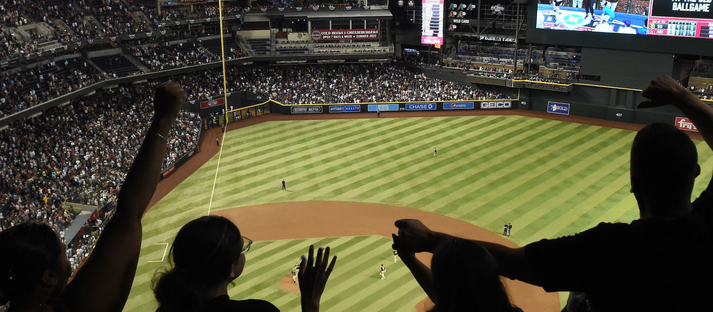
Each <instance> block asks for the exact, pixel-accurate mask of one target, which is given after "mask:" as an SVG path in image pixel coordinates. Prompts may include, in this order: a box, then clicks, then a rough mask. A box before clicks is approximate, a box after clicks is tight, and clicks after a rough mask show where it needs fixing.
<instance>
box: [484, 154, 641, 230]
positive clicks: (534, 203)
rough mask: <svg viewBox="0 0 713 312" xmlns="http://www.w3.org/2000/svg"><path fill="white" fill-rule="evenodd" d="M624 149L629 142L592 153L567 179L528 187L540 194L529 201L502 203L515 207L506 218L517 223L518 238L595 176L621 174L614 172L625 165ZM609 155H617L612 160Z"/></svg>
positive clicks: (626, 159) (493, 225)
mask: <svg viewBox="0 0 713 312" xmlns="http://www.w3.org/2000/svg"><path fill="white" fill-rule="evenodd" d="M627 149H628V145H622V146H621V147H620V148H619V150H609V149H605V150H602V151H601V152H602V153H604V152H606V153H608V154H605V155H601V154H599V153H598V154H594V155H593V156H595V157H598V158H596V162H594V163H591V162H590V165H588V166H581V167H580V169H581V170H579V171H577V172H576V173H575V174H574V175H571V176H569V177H568V178H567V179H564V180H561V181H560V182H559V183H556V184H555V183H547V182H549V181H545V183H541V184H539V185H540V186H541V187H534V188H531V189H530V190H528V192H532V193H540V194H541V195H540V196H536V197H532V198H530V199H528V201H520V202H505V203H503V205H508V206H510V205H511V206H513V207H514V209H513V210H512V213H511V216H509V217H510V219H509V220H510V222H513V223H514V224H517V227H518V230H519V234H518V237H520V238H522V237H527V236H528V234H527V233H528V230H527V229H528V228H534V229H539V227H540V225H539V224H536V225H535V226H531V225H532V224H533V223H536V222H538V220H540V219H541V218H542V217H543V216H544V215H546V214H547V213H549V212H551V211H552V210H553V209H554V208H555V207H558V206H561V205H562V204H563V203H565V202H566V201H571V199H572V197H574V196H576V195H577V194H578V193H580V192H584V191H585V190H586V189H589V188H592V183H593V182H594V181H596V179H599V178H604V177H607V176H609V175H611V174H615V175H616V176H619V175H620V173H617V172H618V171H619V172H620V169H619V167H617V166H622V165H625V164H626V162H627V161H628V155H626V154H623V155H622V154H621V151H622V150H627ZM612 156H614V157H617V158H614V159H612V158H611V157H612ZM592 160H595V159H592ZM545 194H546V195H545ZM504 220H506V219H504V217H503V218H500V219H497V220H494V221H493V222H491V224H489V225H490V226H491V227H495V226H501V225H502V224H504V223H505V222H507V221H504Z"/></svg>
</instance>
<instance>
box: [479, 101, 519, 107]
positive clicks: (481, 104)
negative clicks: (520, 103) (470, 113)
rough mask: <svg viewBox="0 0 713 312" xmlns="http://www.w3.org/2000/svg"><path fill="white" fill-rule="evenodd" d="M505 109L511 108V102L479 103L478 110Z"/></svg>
mask: <svg viewBox="0 0 713 312" xmlns="http://www.w3.org/2000/svg"><path fill="white" fill-rule="evenodd" d="M506 108H512V102H511V101H487V102H480V109H506Z"/></svg>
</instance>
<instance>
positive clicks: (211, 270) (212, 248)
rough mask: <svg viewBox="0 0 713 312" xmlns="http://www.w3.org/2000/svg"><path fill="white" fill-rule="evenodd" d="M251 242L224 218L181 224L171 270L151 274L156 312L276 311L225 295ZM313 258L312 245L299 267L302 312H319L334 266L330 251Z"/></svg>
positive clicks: (261, 302)
mask: <svg viewBox="0 0 713 312" xmlns="http://www.w3.org/2000/svg"><path fill="white" fill-rule="evenodd" d="M251 244H252V241H250V240H249V239H247V238H246V237H243V236H241V234H240V230H238V227H237V226H235V224H233V222H231V221H230V220H228V219H226V218H224V217H220V216H204V217H200V218H198V219H195V220H193V221H191V222H189V223H188V224H186V225H184V226H183V227H182V228H181V230H179V231H178V234H177V235H176V238H175V239H174V241H173V245H172V246H171V251H170V255H169V261H170V263H171V267H170V268H168V269H167V270H163V271H158V272H157V274H156V275H155V276H154V280H153V283H152V288H153V290H154V294H155V295H156V300H158V303H159V307H158V309H157V311H158V312H163V311H170V312H181V311H191V312H193V311H205V312H211V311H260V312H263V311H268V312H269V311H279V310H278V309H277V307H275V306H274V305H273V304H271V303H269V302H267V301H264V300H254V299H248V300H231V299H230V297H229V296H228V285H229V284H230V283H232V282H233V280H235V279H237V278H238V277H239V276H240V275H241V274H242V272H243V268H244V267H245V253H246V252H247V251H249V250H250V246H251ZM323 253H324V255H323ZM313 255H314V246H310V249H309V258H303V259H302V262H301V263H300V271H299V280H300V293H301V295H302V300H301V302H302V311H305V312H307V311H310V312H316V311H319V300H320V297H321V295H322V293H323V292H324V287H325V285H326V283H327V279H328V278H329V275H330V274H331V272H332V269H333V268H334V264H335V263H336V256H335V257H334V258H333V259H332V261H331V263H330V264H329V267H327V260H328V258H329V247H327V248H326V250H324V249H322V248H320V249H319V251H318V252H317V258H316V261H315V262H313V259H314V256H313Z"/></svg>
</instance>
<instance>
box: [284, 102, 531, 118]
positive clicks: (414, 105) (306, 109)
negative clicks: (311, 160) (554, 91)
mask: <svg viewBox="0 0 713 312" xmlns="http://www.w3.org/2000/svg"><path fill="white" fill-rule="evenodd" d="M270 103H271V105H270V109H271V111H272V112H273V113H278V114H283V115H309V114H349V113H374V114H376V113H378V112H381V113H385V114H386V113H388V112H408V111H411V112H416V111H462V110H495V109H515V108H516V106H517V105H518V100H517V99H498V100H477V101H427V102H390V103H368V104H347V103H336V104H282V103H278V102H275V101H270Z"/></svg>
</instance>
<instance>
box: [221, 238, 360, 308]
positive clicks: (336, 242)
mask: <svg viewBox="0 0 713 312" xmlns="http://www.w3.org/2000/svg"><path fill="white" fill-rule="evenodd" d="M364 241H365V240H364V239H363V238H355V237H344V238H336V237H333V238H323V239H319V240H316V239H310V240H308V241H306V242H302V243H299V244H290V243H289V241H287V244H290V245H293V246H295V247H297V248H298V249H300V251H298V252H297V253H293V254H290V255H289V256H286V257H280V258H270V260H266V259H254V260H253V259H251V260H253V261H250V262H251V263H253V264H255V263H259V264H260V266H255V267H250V273H251V274H252V275H249V276H248V275H246V276H244V277H243V278H244V279H245V280H247V281H252V280H254V279H260V280H261V282H260V283H258V284H253V283H243V282H240V284H239V285H237V286H236V287H234V288H233V289H232V290H231V294H235V295H237V296H239V297H240V298H263V299H264V298H270V296H274V295H273V294H275V293H279V294H282V293H283V292H282V291H281V290H282V288H280V287H279V286H278V284H279V281H280V280H281V279H282V278H283V277H286V276H291V272H292V267H293V266H294V264H295V263H299V257H300V255H306V254H307V249H308V248H309V245H310V244H315V246H320V245H323V244H324V245H329V246H330V247H331V246H334V247H335V248H340V247H342V248H349V247H350V246H352V245H356V244H364ZM317 248H318V247H315V253H316V252H317ZM333 254H334V253H332V254H331V255H333ZM331 255H330V256H331ZM295 259H296V260H295ZM246 268H247V267H246ZM290 298H294V297H288V298H287V299H290ZM273 300H279V296H278V297H274V298H273V299H272V300H271V301H270V302H272V303H273V304H275V305H279V304H280V302H277V301H273Z"/></svg>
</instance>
